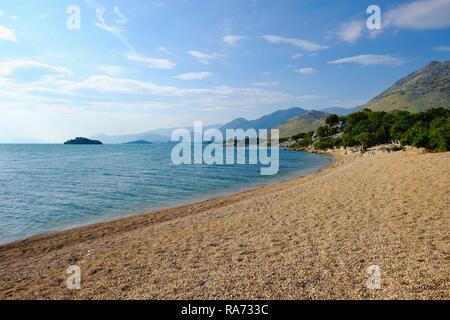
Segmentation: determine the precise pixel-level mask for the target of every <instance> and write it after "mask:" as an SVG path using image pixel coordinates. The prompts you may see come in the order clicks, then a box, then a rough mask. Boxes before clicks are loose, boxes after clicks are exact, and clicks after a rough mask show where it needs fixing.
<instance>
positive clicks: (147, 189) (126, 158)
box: [0, 143, 332, 243]
mask: <svg viewBox="0 0 450 320" xmlns="http://www.w3.org/2000/svg"><path fill="white" fill-rule="evenodd" d="M171 149H172V145H171V144H169V143H167V144H152V145H102V146H82V145H81V146H67V145H66V146H64V145H0V243H8V242H11V241H14V240H18V239H22V238H26V237H30V236H33V235H37V234H42V233H46V232H52V231H58V230H64V229H68V228H71V227H76V226H82V225H86V224H90V223H95V222H100V221H106V220H110V219H114V218H120V217H123V216H126V215H132V214H139V213H144V212H148V211H152V210H157V209H162V208H168V207H173V206H177V205H181V204H186V203H191V202H195V201H199V200H204V199H207V198H211V197H214V196H218V195H225V194H230V193H235V192H238V191H242V190H246V189H250V188H254V187H257V186H261V185H264V184H267V183H273V182H278V181H282V180H287V179H290V178H295V177H299V176H303V175H307V174H309V173H311V172H314V171H317V170H319V169H321V168H323V167H325V166H327V165H328V164H329V163H331V162H332V159H331V158H330V157H325V156H320V155H315V154H309V153H304V152H293V151H287V150H280V170H279V173H278V174H277V175H275V176H261V175H260V167H261V166H260V165H248V164H247V165H212V166H209V165H181V166H176V165H174V164H173V163H172V162H171V157H170V154H171Z"/></svg>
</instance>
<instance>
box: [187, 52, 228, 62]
mask: <svg viewBox="0 0 450 320" xmlns="http://www.w3.org/2000/svg"><path fill="white" fill-rule="evenodd" d="M188 54H190V55H191V56H193V57H194V58H196V59H197V60H198V61H199V62H200V63H203V64H210V62H211V61H214V60H223V59H225V58H227V56H225V55H223V54H219V53H205V52H201V51H188Z"/></svg>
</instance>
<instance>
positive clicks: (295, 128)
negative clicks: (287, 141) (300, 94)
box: [279, 110, 330, 138]
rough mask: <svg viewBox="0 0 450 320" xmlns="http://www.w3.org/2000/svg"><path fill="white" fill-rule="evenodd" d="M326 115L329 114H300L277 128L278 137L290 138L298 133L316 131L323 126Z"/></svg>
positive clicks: (310, 112)
mask: <svg viewBox="0 0 450 320" xmlns="http://www.w3.org/2000/svg"><path fill="white" fill-rule="evenodd" d="M328 115H330V114H329V113H327V112H324V111H316V110H311V111H307V112H305V113H302V114H300V115H298V116H296V117H294V118H292V119H291V120H289V121H288V122H287V123H285V124H283V125H281V126H280V127H279V129H280V137H281V138H285V137H291V136H293V135H296V134H297V133H300V132H309V131H313V130H316V129H317V128H318V127H320V126H323V125H324V124H325V119H326V117H327V116H328Z"/></svg>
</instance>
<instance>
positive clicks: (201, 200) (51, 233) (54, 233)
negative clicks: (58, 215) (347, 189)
mask: <svg viewBox="0 0 450 320" xmlns="http://www.w3.org/2000/svg"><path fill="white" fill-rule="evenodd" d="M289 151H292V152H299V151H300V150H289ZM301 152H306V151H301ZM320 155H321V156H323V157H328V158H332V159H333V160H332V161H331V162H330V163H329V164H328V165H326V166H325V167H323V168H321V169H319V170H314V171H312V172H310V173H308V174H306V175H300V176H296V177H291V178H286V179H281V180H279V181H274V182H268V183H262V184H258V185H255V186H250V187H248V188H246V187H244V188H243V189H241V190H238V191H236V192H232V193H226V192H225V193H224V194H220V192H219V193H218V194H216V195H213V196H206V197H204V198H199V199H197V200H192V201H188V202H186V203H182V204H178V205H169V206H168V207H165V208H160V209H155V210H150V211H143V212H140V213H130V214H124V215H123V216H121V217H116V218H111V219H107V220H102V221H97V222H87V223H86V224H82V225H78V226H72V227H67V228H63V229H61V230H55V231H48V232H43V233H39V234H36V235H32V236H29V237H24V238H22V239H17V240H13V241H11V242H5V243H0V250H1V249H2V248H3V247H8V246H10V245H15V244H20V243H23V242H28V240H30V241H33V240H40V239H45V238H47V237H52V236H57V235H58V234H61V233H66V232H71V231H77V230H80V229H84V228H89V227H94V226H100V225H102V224H107V223H112V222H118V221H123V220H127V219H130V218H136V217H141V216H147V215H152V214H164V213H165V212H166V211H173V210H183V209H185V208H187V207H191V206H201V205H203V204H205V203H209V202H212V201H214V200H220V199H221V198H228V197H232V196H238V195H240V194H245V193H249V192H254V191H257V190H259V189H262V188H265V187H268V186H275V185H278V184H284V183H287V182H291V181H294V180H298V179H302V178H305V177H309V176H311V175H314V174H317V173H320V172H322V171H324V170H327V169H328V168H329V167H331V166H333V165H334V164H336V163H337V162H338V158H339V159H340V161H342V155H341V154H338V153H336V152H335V153H324V154H320Z"/></svg>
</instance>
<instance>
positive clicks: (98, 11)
mask: <svg viewBox="0 0 450 320" xmlns="http://www.w3.org/2000/svg"><path fill="white" fill-rule="evenodd" d="M86 3H87V5H88V6H90V7H91V8H93V9H94V10H95V16H96V18H97V21H96V23H95V25H96V26H97V27H98V28H100V29H102V30H105V31H107V32H109V33H111V34H112V35H113V36H114V37H116V38H117V39H118V40H119V41H120V42H122V43H123V44H124V45H125V46H126V47H127V48H128V49H129V50H130V51H132V52H134V48H133V46H132V45H131V44H130V43H129V42H128V40H127V39H126V38H125V36H124V35H123V29H124V27H125V25H126V23H127V19H126V18H125V16H124V15H123V14H122V12H121V11H120V9H119V7H117V6H116V7H114V9H113V12H114V14H115V16H116V19H115V20H114V22H112V23H111V24H108V23H106V20H105V14H106V7H105V6H103V5H101V4H99V3H97V2H96V1H95V0H86Z"/></svg>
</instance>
